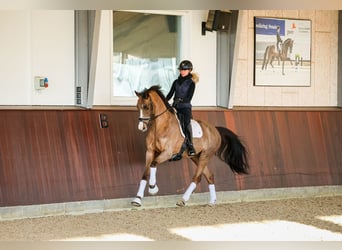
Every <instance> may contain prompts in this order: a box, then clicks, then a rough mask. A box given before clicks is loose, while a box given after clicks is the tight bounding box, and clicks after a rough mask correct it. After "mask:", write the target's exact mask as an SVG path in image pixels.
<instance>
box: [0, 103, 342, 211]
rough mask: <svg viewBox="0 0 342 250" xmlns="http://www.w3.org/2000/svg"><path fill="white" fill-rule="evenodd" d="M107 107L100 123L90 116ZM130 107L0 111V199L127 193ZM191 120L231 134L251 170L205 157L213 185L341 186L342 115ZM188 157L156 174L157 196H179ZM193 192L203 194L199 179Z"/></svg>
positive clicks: (137, 160)
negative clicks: (240, 172) (239, 171)
mask: <svg viewBox="0 0 342 250" xmlns="http://www.w3.org/2000/svg"><path fill="white" fill-rule="evenodd" d="M100 114H106V115H107V117H108V124H109V127H108V128H101V127H100V121H99V115H100ZM137 116H138V113H137V112H136V111H134V110H0V206H14V205H29V204H41V203H55V202H67V201H80V200H93V199H112V198H127V197H133V196H135V194H136V191H137V188H138V182H139V180H140V177H141V175H142V172H143V168H144V157H145V144H144V143H145V142H144V138H145V135H144V134H143V133H141V132H140V131H138V129H137V124H138V119H137ZM194 117H195V118H197V119H202V120H206V121H209V122H211V123H213V124H215V125H217V126H226V127H229V128H230V129H232V130H233V131H234V132H236V133H237V134H238V135H239V136H240V137H241V139H242V140H243V141H245V143H246V145H247V146H248V149H249V156H250V158H249V159H250V164H251V173H250V175H246V176H235V175H234V174H233V173H232V172H231V171H230V169H229V168H228V167H227V166H226V165H225V164H223V163H222V162H220V161H219V160H218V159H217V158H215V159H213V160H212V161H211V163H210V169H211V170H212V171H213V172H214V174H215V179H216V188H217V190H218V191H229V190H242V189H259V188H277V187H294V186H295V187H300V186H318V185H341V184H342V154H341V152H342V140H341V138H342V129H341V128H342V112H341V111H340V110H334V111H331V110H329V111H322V110H321V111H271V110H270V111H267V110H261V111H260V110H257V111H252V110H251V111H250V110H209V111H208V110H206V111H200V110H195V111H194ZM193 172H194V168H193V165H192V163H191V162H190V161H189V160H182V161H179V162H167V163H164V164H163V165H161V166H160V168H159V169H158V173H157V180H158V185H159V188H160V192H159V195H168V194H181V193H183V192H184V191H185V188H186V187H187V185H188V184H189V182H190V181H191V176H192V174H193ZM196 191H197V192H206V191H208V188H207V184H206V183H205V180H204V179H203V181H202V183H201V185H200V186H199V187H198V188H197V190H196Z"/></svg>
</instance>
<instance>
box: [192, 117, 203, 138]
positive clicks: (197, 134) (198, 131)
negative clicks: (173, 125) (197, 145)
mask: <svg viewBox="0 0 342 250" xmlns="http://www.w3.org/2000/svg"><path fill="white" fill-rule="evenodd" d="M191 127H192V137H193V138H201V137H202V135H203V132H202V128H201V126H200V125H199V123H198V122H197V121H195V120H192V119H191Z"/></svg>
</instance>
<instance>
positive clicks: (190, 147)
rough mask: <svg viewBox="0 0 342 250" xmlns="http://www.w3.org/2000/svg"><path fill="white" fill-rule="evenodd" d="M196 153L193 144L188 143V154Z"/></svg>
mask: <svg viewBox="0 0 342 250" xmlns="http://www.w3.org/2000/svg"><path fill="white" fill-rule="evenodd" d="M195 155H196V151H195V149H194V146H193V145H192V144H191V145H188V156H195Z"/></svg>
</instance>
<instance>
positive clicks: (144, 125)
mask: <svg viewBox="0 0 342 250" xmlns="http://www.w3.org/2000/svg"><path fill="white" fill-rule="evenodd" d="M147 128H148V127H147V123H146V122H143V121H140V122H139V124H138V129H139V130H140V131H142V132H146V131H147Z"/></svg>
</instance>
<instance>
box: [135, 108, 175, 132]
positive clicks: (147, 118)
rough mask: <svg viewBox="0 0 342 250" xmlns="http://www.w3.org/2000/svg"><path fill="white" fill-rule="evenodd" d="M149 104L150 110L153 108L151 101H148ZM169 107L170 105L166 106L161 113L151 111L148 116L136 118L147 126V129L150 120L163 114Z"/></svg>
mask: <svg viewBox="0 0 342 250" xmlns="http://www.w3.org/2000/svg"><path fill="white" fill-rule="evenodd" d="M150 106H151V107H152V110H153V105H152V102H150ZM170 109H172V107H167V108H166V109H165V110H164V111H163V112H161V113H159V114H157V115H155V114H153V113H152V114H151V116H150V117H139V118H138V120H139V122H142V123H145V125H146V126H147V129H148V128H149V127H150V123H151V122H152V121H154V120H156V119H157V118H158V117H160V116H162V115H163V114H165V113H166V112H167V111H169V110H170ZM147 129H146V130H147ZM146 130H145V131H146Z"/></svg>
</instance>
